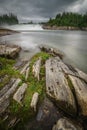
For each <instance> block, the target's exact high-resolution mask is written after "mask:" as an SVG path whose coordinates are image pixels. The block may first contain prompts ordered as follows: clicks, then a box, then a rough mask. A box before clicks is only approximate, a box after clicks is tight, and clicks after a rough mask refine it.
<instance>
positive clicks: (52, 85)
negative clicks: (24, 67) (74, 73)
mask: <svg viewBox="0 0 87 130" xmlns="http://www.w3.org/2000/svg"><path fill="white" fill-rule="evenodd" d="M60 62H61V61H60V59H59V58H50V59H48V60H47V61H46V65H45V67H46V93H47V95H48V96H49V97H50V98H51V99H52V100H53V101H54V102H55V103H56V104H57V105H58V107H60V108H61V109H63V110H64V111H66V112H67V113H68V114H71V115H73V114H76V104H75V99H74V96H73V94H72V92H71V89H70V87H69V85H68V82H67V79H66V77H65V75H64V73H63V70H62V68H61V66H60Z"/></svg>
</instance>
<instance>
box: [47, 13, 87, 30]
mask: <svg viewBox="0 0 87 130" xmlns="http://www.w3.org/2000/svg"><path fill="white" fill-rule="evenodd" d="M45 25H46V26H51V27H52V26H57V27H58V26H67V27H69V26H70V27H78V28H80V29H82V28H83V27H87V13H86V14H78V13H72V12H64V13H62V14H61V13H59V14H57V15H56V17H55V18H50V19H49V21H48V22H47V23H46V24H45Z"/></svg>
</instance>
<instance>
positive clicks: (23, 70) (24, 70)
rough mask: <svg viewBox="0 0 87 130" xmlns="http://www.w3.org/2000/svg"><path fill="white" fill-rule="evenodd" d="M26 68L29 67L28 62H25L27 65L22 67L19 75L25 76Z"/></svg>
mask: <svg viewBox="0 0 87 130" xmlns="http://www.w3.org/2000/svg"><path fill="white" fill-rule="evenodd" d="M28 67H29V62H27V63H26V64H25V66H24V67H23V69H22V70H21V72H20V73H21V74H25V73H26V70H27V68H28Z"/></svg>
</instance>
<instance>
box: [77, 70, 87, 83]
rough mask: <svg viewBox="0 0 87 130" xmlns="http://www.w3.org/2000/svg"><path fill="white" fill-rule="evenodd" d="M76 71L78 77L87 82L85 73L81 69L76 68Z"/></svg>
mask: <svg viewBox="0 0 87 130" xmlns="http://www.w3.org/2000/svg"><path fill="white" fill-rule="evenodd" d="M76 70H77V72H78V74H79V77H80V78H82V79H83V80H84V81H85V82H86V83H87V74H85V73H84V72H82V71H81V70H79V69H77V68H76Z"/></svg>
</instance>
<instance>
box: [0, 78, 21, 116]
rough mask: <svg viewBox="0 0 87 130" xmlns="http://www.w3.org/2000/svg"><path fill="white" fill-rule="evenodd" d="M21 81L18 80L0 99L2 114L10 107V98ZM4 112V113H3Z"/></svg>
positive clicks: (0, 111)
mask: <svg viewBox="0 0 87 130" xmlns="http://www.w3.org/2000/svg"><path fill="white" fill-rule="evenodd" d="M20 82H21V79H17V80H16V81H15V83H14V84H13V85H12V87H11V88H10V89H8V91H7V92H6V93H5V94H4V95H3V96H2V97H1V98H0V114H1V113H2V112H4V111H5V110H6V108H7V107H8V106H9V103H10V101H9V98H10V96H11V95H12V94H13V93H14V92H15V90H16V88H17V87H18V84H19V83H20ZM3 110H4V111H3Z"/></svg>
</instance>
